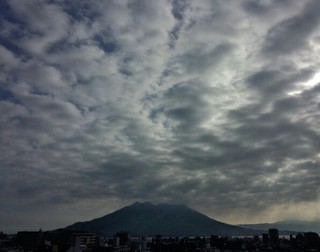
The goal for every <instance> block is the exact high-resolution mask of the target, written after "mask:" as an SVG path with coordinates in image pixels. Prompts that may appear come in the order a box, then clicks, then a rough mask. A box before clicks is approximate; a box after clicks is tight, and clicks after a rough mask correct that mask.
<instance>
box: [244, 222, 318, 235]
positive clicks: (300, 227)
mask: <svg viewBox="0 0 320 252" xmlns="http://www.w3.org/2000/svg"><path fill="white" fill-rule="evenodd" d="M239 227H243V228H249V229H255V230H268V229H269V228H277V229H279V230H281V231H286V230H294V231H296V232H316V233H320V221H319V222H316V221H315V222H311V221H295V220H287V221H279V222H275V223H259V224H241V225H239ZM287 232H290V231H287Z"/></svg>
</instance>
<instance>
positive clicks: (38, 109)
mask: <svg viewBox="0 0 320 252" xmlns="http://www.w3.org/2000/svg"><path fill="white" fill-rule="evenodd" d="M319 9H320V1H318V0H303V1H301V0H290V1H289V0H281V1H276V0H263V1H262V0H228V1H226V0H197V1H191V0H190V1H189V0H159V1H158V0H157V1H149V0H120V1H118V0H114V1H112V0H106V1H102V0H101V1H100V0H99V1H84V0H79V1H78V0H77V1H60V0H50V1H49V0H48V1H46V0H28V1H19V0H3V1H0V10H1V11H0V13H1V14H0V17H1V18H0V27H1V29H0V55H1V56H0V69H1V74H0V83H1V85H0V127H1V130H0V172H1V176H0V199H1V203H0V231H5V232H12V231H16V230H39V228H42V229H44V230H49V229H54V228H60V227H65V226H67V225H70V224H72V223H74V222H76V221H83V220H90V219H93V218H96V217H100V216H103V215H105V214H108V213H111V212H113V211H115V210H117V209H119V208H121V207H123V206H125V205H129V204H132V203H133V202H136V201H140V202H144V201H150V202H153V203H155V204H156V203H170V204H171V203H176V204H185V205H188V206H189V207H191V208H193V209H196V210H198V211H201V212H202V213H204V214H206V215H208V216H209V217H211V218H214V219H216V220H220V221H223V222H226V223H230V224H240V223H242V224H243V223H262V222H274V221H278V220H286V219H297V220H319V216H320V204H319V203H320V202H319V201H320V186H319V185H320V173H319V169H320V167H319V162H320V128H319V125H320V93H319V92H320V85H319V83H320V15H319Z"/></svg>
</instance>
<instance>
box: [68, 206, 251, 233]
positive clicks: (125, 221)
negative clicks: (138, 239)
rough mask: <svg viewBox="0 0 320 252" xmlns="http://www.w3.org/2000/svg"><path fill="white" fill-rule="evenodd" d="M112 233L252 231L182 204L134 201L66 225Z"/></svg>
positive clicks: (73, 227) (95, 231) (77, 228)
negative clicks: (95, 216) (112, 210)
mask: <svg viewBox="0 0 320 252" xmlns="http://www.w3.org/2000/svg"><path fill="white" fill-rule="evenodd" d="M66 229H69V230H83V231H84V230H85V231H90V232H94V233H97V234H101V235H105V236H111V235H114V234H115V233H116V232H119V231H128V232H130V233H131V234H132V235H136V236H138V235H150V236H151V235H157V234H161V235H164V236H198V235H199V236H203V235H211V234H214V235H245V234H252V233H253V232H252V230H249V229H245V228H242V227H237V226H233V225H229V224H226V223H223V222H219V221H217V220H214V219H211V218H209V217H208V216H206V215H204V214H202V213H199V212H197V211H195V210H193V209H191V208H189V207H187V206H185V205H170V204H158V205H153V204H152V203H150V202H144V203H139V202H136V203H134V204H132V205H130V206H126V207H124V208H121V209H119V210H117V211H115V212H113V213H111V214H108V215H105V216H103V217H101V218H97V219H93V220H91V221H85V222H77V223H75V224H73V225H70V226H68V227H66Z"/></svg>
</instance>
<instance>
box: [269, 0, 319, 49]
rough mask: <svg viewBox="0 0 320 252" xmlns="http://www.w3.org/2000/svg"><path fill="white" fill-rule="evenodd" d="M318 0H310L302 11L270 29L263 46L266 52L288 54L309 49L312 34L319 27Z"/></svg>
mask: <svg viewBox="0 0 320 252" xmlns="http://www.w3.org/2000/svg"><path fill="white" fill-rule="evenodd" d="M317 8H319V2H318V1H309V2H307V3H306V6H305V8H304V10H303V11H302V13H299V14H298V15H296V16H294V17H291V18H289V19H286V20H283V21H281V22H279V23H277V24H276V25H274V26H273V27H271V28H270V29H269V30H268V33H267V36H266V40H265V43H264V47H263V52H264V53H265V54H275V55H287V54H290V53H297V52H298V51H299V50H301V49H303V50H308V49H309V43H308V40H309V39H310V35H312V33H313V32H314V31H315V30H316V29H317V27H319V21H320V19H319V15H317V11H316V9H317Z"/></svg>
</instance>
